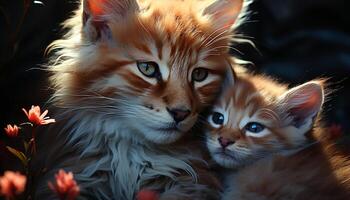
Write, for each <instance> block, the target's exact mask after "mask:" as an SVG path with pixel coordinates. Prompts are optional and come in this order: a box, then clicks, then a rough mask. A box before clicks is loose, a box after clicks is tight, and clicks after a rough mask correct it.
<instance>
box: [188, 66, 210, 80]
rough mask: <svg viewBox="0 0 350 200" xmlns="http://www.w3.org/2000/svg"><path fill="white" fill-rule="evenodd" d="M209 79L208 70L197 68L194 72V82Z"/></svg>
mask: <svg viewBox="0 0 350 200" xmlns="http://www.w3.org/2000/svg"><path fill="white" fill-rule="evenodd" d="M207 77H208V70H207V69H205V68H202V67H200V68H196V69H194V70H193V72H192V81H197V82H201V81H204V80H205V79H206V78H207Z"/></svg>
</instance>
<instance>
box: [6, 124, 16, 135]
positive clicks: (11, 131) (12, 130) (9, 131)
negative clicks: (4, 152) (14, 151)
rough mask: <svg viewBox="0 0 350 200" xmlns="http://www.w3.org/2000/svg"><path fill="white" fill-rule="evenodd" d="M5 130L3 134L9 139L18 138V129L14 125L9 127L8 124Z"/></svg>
mask: <svg viewBox="0 0 350 200" xmlns="http://www.w3.org/2000/svg"><path fill="white" fill-rule="evenodd" d="M4 129H5V132H6V134H7V135H8V136H10V137H17V136H18V131H19V127H18V126H16V125H13V126H11V125H10V124H8V125H7V127H6V128H4Z"/></svg>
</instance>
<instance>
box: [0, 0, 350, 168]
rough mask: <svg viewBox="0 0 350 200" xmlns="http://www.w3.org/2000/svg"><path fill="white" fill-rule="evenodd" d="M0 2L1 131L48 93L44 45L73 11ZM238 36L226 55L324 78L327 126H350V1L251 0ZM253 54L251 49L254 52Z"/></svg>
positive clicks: (26, 1)
mask: <svg viewBox="0 0 350 200" xmlns="http://www.w3.org/2000/svg"><path fill="white" fill-rule="evenodd" d="M42 2H43V5H42V4H35V3H33V1H32V0H11V1H10V0H0V89H1V93H2V94H1V106H0V127H5V125H6V124H8V123H11V124H13V123H19V122H23V121H25V117H24V114H23V112H22V111H21V108H22V107H24V108H29V107H30V106H31V105H40V106H44V105H45V102H46V100H47V99H48V96H49V94H50V90H49V87H48V84H47V82H46V78H47V73H46V72H45V71H43V70H38V69H36V68H39V67H41V65H42V64H45V62H46V61H47V56H45V55H44V52H45V48H46V47H47V45H48V44H49V43H51V42H52V41H53V40H54V39H57V38H59V37H60V35H61V34H62V33H63V31H62V30H61V27H60V23H62V22H63V21H64V19H66V18H67V17H69V16H70V15H71V14H72V11H73V9H74V8H76V7H77V6H78V3H76V1H71V0H42ZM250 8H251V9H250V18H249V19H248V21H247V22H245V23H244V25H242V27H241V28H240V32H241V33H243V34H244V35H245V36H246V37H247V38H249V39H250V40H252V41H253V42H254V43H255V44H256V48H253V47H252V46H250V45H243V44H242V45H235V48H237V49H239V51H240V52H241V53H239V52H237V51H232V54H234V55H235V56H238V57H240V58H242V59H245V60H249V61H252V62H253V63H254V65H251V66H250V67H251V68H252V69H254V70H257V71H260V72H264V73H267V74H269V75H273V76H275V77H277V78H278V79H280V80H282V81H284V82H287V83H292V84H299V83H303V82H305V81H307V80H311V79H313V78H318V77H330V78H331V79H330V83H331V85H330V88H331V90H332V91H333V92H332V94H331V96H330V97H329V99H328V101H327V103H326V105H325V109H324V113H325V116H326V120H327V123H328V124H329V125H331V124H340V125H341V126H342V127H343V130H347V129H349V128H350V121H349V114H348V112H349V111H350V109H349V108H350V93H349V91H350V80H349V75H350V14H349V13H350V10H349V9H350V1H349V0H256V1H255V2H254V3H253V4H252V5H251V6H250ZM257 49H258V50H257ZM2 130H3V129H1V131H0V172H1V171H2V170H4V169H7V168H8V167H10V166H12V165H11V163H12V162H17V161H16V160H15V159H14V158H13V156H11V155H7V154H6V153H5V152H6V150H5V149H4V141H5V142H6V143H13V141H11V139H9V138H7V137H6V136H5V134H3V131H2Z"/></svg>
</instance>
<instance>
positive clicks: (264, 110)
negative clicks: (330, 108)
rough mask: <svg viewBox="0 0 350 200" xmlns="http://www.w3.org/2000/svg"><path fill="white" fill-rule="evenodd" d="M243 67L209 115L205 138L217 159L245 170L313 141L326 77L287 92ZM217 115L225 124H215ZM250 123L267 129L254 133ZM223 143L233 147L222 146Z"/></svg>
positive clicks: (285, 87)
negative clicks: (256, 162)
mask: <svg viewBox="0 0 350 200" xmlns="http://www.w3.org/2000/svg"><path fill="white" fill-rule="evenodd" d="M239 71H242V70H237V74H238V77H237V78H236V79H235V80H234V84H232V85H228V86H227V87H226V89H225V90H224V92H223V93H222V95H221V97H220V98H219V100H218V101H217V103H216V104H214V106H213V109H212V114H211V115H209V117H208V123H209V126H208V129H207V134H206V135H207V140H206V141H207V146H208V149H209V151H210V152H211V155H212V157H213V158H214V160H215V161H216V162H218V163H219V164H220V165H223V166H225V167H228V168H240V167H242V166H244V165H247V164H250V163H252V162H255V161H256V160H257V159H259V158H262V157H266V156H268V155H271V154H272V153H275V152H281V151H284V150H286V151H288V150H293V149H296V148H298V147H301V146H303V145H304V144H305V143H306V142H308V137H307V133H308V132H309V130H310V129H312V127H313V124H314V121H315V120H316V117H317V114H318V113H319V111H320V109H321V105H322V104H323V101H324V89H323V86H322V84H323V81H322V80H314V81H310V82H308V83H305V84H303V85H300V86H298V87H295V88H292V89H289V90H288V88H287V86H286V85H283V84H279V83H277V82H275V81H273V80H272V79H270V78H267V77H264V76H260V75H253V74H249V73H246V72H244V71H242V72H239ZM218 116H221V117H222V121H221V124H218V123H215V117H218ZM316 121H317V120H316ZM252 123H253V124H252ZM254 124H255V125H254ZM248 126H259V127H260V128H262V130H260V131H258V132H254V131H252V130H250V129H249V128H251V127H248ZM259 127H258V128H259ZM220 140H221V143H220ZM222 141H224V143H226V144H229V145H227V146H226V147H224V146H222V143H223V142H222Z"/></svg>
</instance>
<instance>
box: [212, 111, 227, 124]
mask: <svg viewBox="0 0 350 200" xmlns="http://www.w3.org/2000/svg"><path fill="white" fill-rule="evenodd" d="M211 120H213V122H214V123H215V124H218V125H221V124H223V123H224V115H223V114H221V113H218V112H214V113H213V115H212V117H211Z"/></svg>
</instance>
